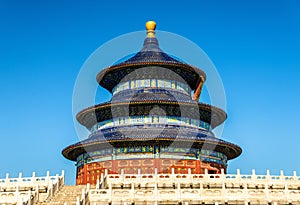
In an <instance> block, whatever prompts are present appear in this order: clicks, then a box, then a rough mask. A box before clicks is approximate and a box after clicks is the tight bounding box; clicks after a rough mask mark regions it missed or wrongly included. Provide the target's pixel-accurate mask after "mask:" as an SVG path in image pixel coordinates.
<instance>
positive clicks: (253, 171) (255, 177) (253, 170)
mask: <svg viewBox="0 0 300 205" xmlns="http://www.w3.org/2000/svg"><path fill="white" fill-rule="evenodd" d="M251 179H255V180H256V179H257V176H256V173H255V169H252V176H251Z"/></svg>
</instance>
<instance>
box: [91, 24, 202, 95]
mask: <svg viewBox="0 0 300 205" xmlns="http://www.w3.org/2000/svg"><path fill="white" fill-rule="evenodd" d="M155 27H156V24H155V22H153V21H148V22H147V23H146V29H147V37H146V39H145V40H144V45H143V48H142V49H141V50H140V51H139V52H138V53H137V54H135V55H134V56H133V57H131V58H129V59H128V60H126V61H123V62H121V63H118V64H115V65H113V66H110V67H108V68H106V69H104V70H102V71H100V72H99V73H98V75H97V78H96V79H97V82H98V83H99V85H101V86H102V87H104V88H106V89H107V90H109V91H110V92H112V90H113V88H114V87H115V86H116V85H117V84H118V83H119V82H120V81H121V80H123V78H124V77H125V76H127V75H128V74H129V73H131V72H133V71H135V70H136V69H139V68H141V67H148V66H149V67H153V66H157V67H163V68H167V69H169V70H171V71H173V72H174V73H176V74H177V75H179V76H180V77H181V78H182V80H183V81H184V82H186V83H187V84H188V85H189V86H190V87H191V89H192V90H194V89H196V88H197V85H198V84H199V83H200V82H199V81H201V80H204V81H205V79H206V75H205V73H204V72H203V71H202V70H201V69H199V68H197V67H195V66H191V65H188V64H186V63H184V62H181V61H179V60H176V59H174V58H172V57H171V56H169V55H168V54H166V53H164V52H163V51H162V50H161V49H160V48H159V44H158V40H157V39H156V37H155V31H154V30H155ZM178 49H179V48H178ZM150 70H151V69H150ZM157 74H158V73H156V76H152V75H153V72H149V73H145V72H143V75H139V76H135V75H131V78H135V79H147V78H152V77H153V78H161V79H166V78H167V79H168V78H172V76H174V75H172V76H170V75H164V74H159V75H158V76H157ZM127 77H128V76H127ZM170 80H172V79H170Z"/></svg>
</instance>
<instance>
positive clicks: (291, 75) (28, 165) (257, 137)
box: [0, 0, 300, 183]
mask: <svg viewBox="0 0 300 205" xmlns="http://www.w3.org/2000/svg"><path fill="white" fill-rule="evenodd" d="M299 11H300V1H298V0H276V1H271V0H270V1H258V0H245V1H240V0H236V1H232V0H229V1H222V0H219V1H217V0H212V1H198V0H197V1H196V0H195V1H177V2H175V1H155V0H153V1H119V2H117V1H71V0H70V1H37V0H36V1H30V0H29V1H14V0H0V94H1V101H0V113H1V118H0V136H1V153H2V157H1V160H0V177H5V173H7V172H8V173H10V174H11V175H12V176H15V177H16V176H17V175H18V172H19V171H22V172H23V175H30V174H31V172H32V171H36V172H37V175H44V174H45V173H46V171H47V170H50V171H51V173H53V174H55V173H60V170H62V169H65V171H66V174H67V183H74V181H75V166H74V164H73V162H71V161H68V160H66V159H64V158H63V156H62V155H61V150H62V149H63V148H64V147H65V146H67V145H69V144H71V143H74V142H76V141H78V138H77V137H76V132H75V129H74V125H73V119H72V92H73V86H74V84H75V80H76V76H77V74H78V72H79V70H80V68H81V66H82V64H83V63H84V62H85V60H86V59H87V58H88V56H89V55H90V54H91V53H92V52H93V51H94V50H95V49H97V48H98V47H99V46H100V45H102V44H103V43H105V42H106V41H108V40H110V39H112V38H114V37H117V36H119V35H121V34H125V33H128V32H133V31H140V30H144V24H145V22H146V21H147V20H149V19H154V20H155V21H156V22H157V23H158V25H157V29H159V30H163V31H169V32H173V33H177V34H179V35H181V36H184V37H186V38H188V39H190V40H192V41H194V42H195V43H197V44H198V45H199V46H200V47H201V48H202V49H203V50H204V51H205V52H206V53H207V54H208V56H209V57H210V58H211V59H212V61H213V62H214V64H215V66H216V67H217V69H218V71H219V74H220V76H221V78H222V80H223V83H224V88H225V91H226V97H227V113H228V119H227V121H226V124H225V130H224V133H223V139H226V140H229V141H231V142H234V143H236V144H238V145H240V146H241V147H242V148H243V153H242V155H241V156H240V157H239V158H238V159H235V160H232V161H231V162H230V163H229V168H228V170H229V172H231V173H232V172H235V169H236V168H240V169H241V172H242V173H249V174H250V173H251V169H252V168H255V169H256V170H257V172H258V173H260V174H263V173H265V171H266V170H267V169H270V170H271V173H273V174H279V171H280V170H281V169H283V170H284V171H285V173H286V174H292V171H293V170H296V171H298V172H299V174H300V159H299V156H300V151H299V145H300V134H299V132H298V131H297V129H298V127H299V126H300V119H299V116H300V107H299V106H300V94H299V89H300V80H299V76H300V39H299V38H300V12H299ZM141 43H142V42H141ZM208 78H209V76H208Z"/></svg>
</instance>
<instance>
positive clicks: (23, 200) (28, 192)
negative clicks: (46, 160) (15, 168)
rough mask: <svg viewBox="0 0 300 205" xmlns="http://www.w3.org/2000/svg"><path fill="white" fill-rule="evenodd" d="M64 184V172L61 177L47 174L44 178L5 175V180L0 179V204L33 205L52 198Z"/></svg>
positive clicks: (33, 175)
mask: <svg viewBox="0 0 300 205" xmlns="http://www.w3.org/2000/svg"><path fill="white" fill-rule="evenodd" d="M63 184H64V171H62V175H61V176H59V175H56V176H50V173H49V172H47V175H46V176H45V177H36V175H35V173H33V174H32V177H22V173H20V174H19V177H18V178H10V177H9V175H8V174H6V178H5V179H0V204H22V205H23V204H28V205H33V204H36V203H38V202H40V201H44V200H46V199H47V198H49V197H50V196H51V195H52V196H53V195H54V194H55V193H56V192H57V191H58V190H59V189H60V187H61V186H63Z"/></svg>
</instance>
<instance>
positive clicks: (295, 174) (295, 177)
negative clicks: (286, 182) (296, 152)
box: [293, 171, 298, 181]
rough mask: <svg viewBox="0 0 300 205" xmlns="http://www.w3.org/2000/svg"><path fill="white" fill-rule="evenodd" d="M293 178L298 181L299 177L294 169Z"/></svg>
mask: <svg viewBox="0 0 300 205" xmlns="http://www.w3.org/2000/svg"><path fill="white" fill-rule="evenodd" d="M293 180H295V181H297V180H298V177H297V172H296V171H293Z"/></svg>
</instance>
